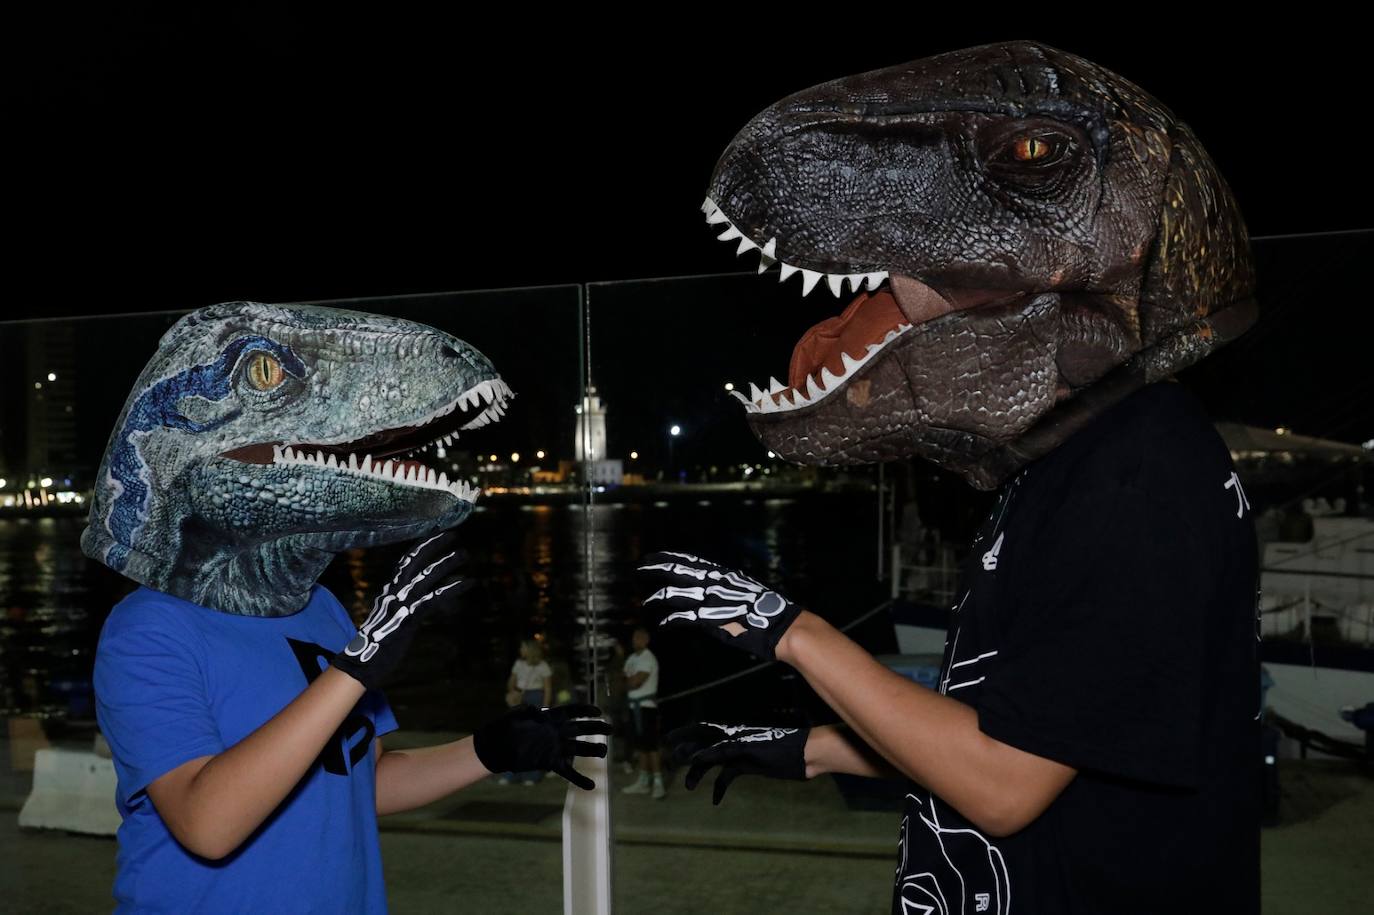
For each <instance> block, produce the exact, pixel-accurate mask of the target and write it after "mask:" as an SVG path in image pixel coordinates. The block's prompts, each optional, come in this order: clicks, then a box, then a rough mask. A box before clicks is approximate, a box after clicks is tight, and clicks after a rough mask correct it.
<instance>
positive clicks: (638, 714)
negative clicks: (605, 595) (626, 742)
mask: <svg viewBox="0 0 1374 915" xmlns="http://www.w3.org/2000/svg"><path fill="white" fill-rule="evenodd" d="M634 648H635V650H634V653H633V654H631V655H630V656H629V657H628V658H626V659H625V688H626V692H625V698H626V701H627V702H628V703H629V706H630V719H631V723H632V724H633V726H634V747H635V750H637V751H638V754H639V780H638V781H636V782H635V783H634V784H633V785H630V786H629V787H628V788H624V789H622V790H623V791H624V793H625V794H652V795H653V797H654V800H662V799H663V796H664V795H665V794H666V793H667V792H665V791H664V789H663V766H662V763H661V761H660V758H659V752H658V702H657V701H656V700H657V698H658V658H656V657H654V653H653V652H652V651H650V650H649V630H647V629H645V628H644V627H643V626H640V627H639V628H637V629H635V631H634ZM651 779H652V783H653V787H652V788H650V780H651Z"/></svg>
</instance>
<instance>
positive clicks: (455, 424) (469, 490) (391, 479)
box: [222, 377, 515, 502]
mask: <svg viewBox="0 0 1374 915" xmlns="http://www.w3.org/2000/svg"><path fill="white" fill-rule="evenodd" d="M514 396H515V394H514V392H513V391H511V389H510V387H509V386H508V385H507V384H506V383H505V382H504V381H503V380H501V378H500V377H496V378H491V379H487V380H485V381H480V382H478V383H477V384H475V385H473V386H472V387H470V388H468V389H467V390H466V391H464V392H463V393H462V394H460V395H459V396H458V397H457V398H455V399H454V400H453V401H451V402H449V403H447V404H445V405H443V406H441V407H439V408H438V409H437V410H435V411H434V412H432V413H431V414H429V415H428V416H426V417H424V418H422V419H420V420H419V421H417V422H415V423H412V424H410V425H406V426H397V427H394V428H390V429H381V430H378V431H376V432H372V433H369V434H368V435H366V436H363V437H361V438H357V439H353V440H351V441H347V442H337V443H288V442H263V443H257V444H252V445H245V446H243V447H241V448H235V449H233V450H231V451H226V452H223V454H222V457H226V458H229V459H230V460H235V461H240V462H242V463H246V464H276V465H284V466H291V465H307V466H311V467H316V468H327V469H328V470H331V471H335V472H338V473H344V474H352V475H356V476H361V477H368V478H372V479H379V480H383V481H385V482H388V483H393V484H395V485H400V486H410V487H415V488H419V489H432V490H438V491H441V492H447V493H449V494H450V495H452V496H454V497H455V498H458V499H462V500H463V501H466V502H473V501H475V500H476V498H477V495H478V489H477V488H476V487H474V486H470V485H469V484H468V483H467V481H466V480H454V481H450V480H449V479H448V474H446V473H442V472H436V471H435V470H434V469H433V468H432V467H428V466H426V465H425V464H424V462H423V461H422V460H408V459H407V458H410V457H411V456H412V455H416V454H420V455H423V454H424V452H426V451H428V450H429V449H430V448H433V447H438V446H447V445H449V444H451V443H452V442H453V441H454V440H456V439H457V438H458V435H459V433H460V432H466V431H469V430H472V429H478V428H481V427H482V426H486V425H490V424H491V423H494V422H499V421H500V419H501V417H502V416H503V415H504V414H505V411H506V403H507V401H508V400H510V399H511V398H513V397H514Z"/></svg>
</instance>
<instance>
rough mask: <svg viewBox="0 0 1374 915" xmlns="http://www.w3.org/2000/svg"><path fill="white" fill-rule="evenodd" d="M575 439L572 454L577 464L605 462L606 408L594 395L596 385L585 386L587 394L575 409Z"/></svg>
mask: <svg viewBox="0 0 1374 915" xmlns="http://www.w3.org/2000/svg"><path fill="white" fill-rule="evenodd" d="M576 438H577V440H576V441H575V442H573V454H574V455H575V457H576V460H577V461H578V463H581V462H583V461H601V460H605V458H606V407H605V406H604V405H603V404H602V403H601V398H600V397H598V396H597V395H596V385H588V386H587V393H586V395H585V396H584V397H583V398H582V403H581V404H580V405H579V406H578V407H577V432H576Z"/></svg>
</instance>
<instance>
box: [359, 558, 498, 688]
mask: <svg viewBox="0 0 1374 915" xmlns="http://www.w3.org/2000/svg"><path fill="white" fill-rule="evenodd" d="M464 559H466V556H465V554H464V553H463V551H462V550H460V549H459V548H458V546H457V534H455V533H454V532H452V531H445V532H443V533H441V534H436V535H434V536H433V537H430V538H429V539H428V540H426V541H424V542H423V543H421V544H420V545H419V546H417V547H415V548H414V549H413V550H411V551H410V552H409V553H407V554H406V555H405V556H403V557H402V558H401V561H400V562H398V563H397V564H396V575H395V577H393V578H392V579H391V581H389V582H387V583H386V585H385V586H384V587H383V588H382V593H380V594H378V595H377V598H376V600H374V601H373V603H372V612H371V613H370V614H369V615H368V617H367V619H366V620H365V621H364V622H363V624H362V626H360V627H358V634H357V635H355V636H353V640H352V641H350V642H349V643H348V644H347V645H345V646H344V649H343V650H342V651H340V652H339V653H338V654H336V655H334V660H333V662H332V663H333V665H334V666H335V667H337V668H339V670H342V671H343V672H344V673H346V674H348V675H349V676H350V677H353V678H354V679H355V680H357V681H358V682H360V683H362V684H363V686H366V687H367V688H368V689H372V688H373V687H376V686H378V685H380V684H381V683H382V682H383V681H385V680H386V678H387V677H388V676H390V674H391V673H392V671H394V670H395V669H396V668H397V667H398V666H399V665H400V663H401V658H403V657H404V656H405V653H406V649H407V648H408V647H409V646H410V641H411V639H413V638H414V637H415V631H416V627H417V626H418V625H419V624H418V623H417V622H416V616H417V614H418V613H419V612H420V611H421V609H422V608H423V609H424V611H425V612H426V613H433V612H435V611H436V610H442V609H445V608H447V607H448V606H450V605H451V604H452V602H453V601H454V599H455V598H457V597H458V595H459V594H461V593H462V592H463V591H466V590H467V589H468V587H469V586H470V585H471V582H470V581H468V580H465V579H461V578H453V577H449V576H451V575H452V574H453V573H454V572H455V571H456V570H457V569H458V566H459V565H461V564H462V562H463V561H464Z"/></svg>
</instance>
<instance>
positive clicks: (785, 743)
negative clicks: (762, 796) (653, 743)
mask: <svg viewBox="0 0 1374 915" xmlns="http://www.w3.org/2000/svg"><path fill="white" fill-rule="evenodd" d="M810 734H811V729H810V728H775V727H752V726H750V725H744V724H712V723H710V722H706V721H703V722H701V723H700V724H689V725H687V726H686V727H681V728H678V729H677V730H675V731H671V732H669V734H668V736H667V737H665V738H664V741H665V742H666V743H667V744H668V748H669V754H670V756H669V759H670V760H671V761H672V764H673V765H675V766H680V765H682V764H683V763H687V764H689V766H690V768H689V769H688V770H687V777H686V778H684V779H683V781H682V783H683V784H684V785H685V786H686V787H687V790H689V791H690V790H692V789H693V788H695V787H696V786H697V783H698V782H700V781H701V777H702V776H703V775H705V774H706V772H707V770H709V769H710V768H711V767H712V766H720V767H721V768H720V775H718V776H716V783H715V785H714V787H713V788H712V791H711V803H712V804H719V803H720V801H721V798H723V797H725V789H726V788H729V787H730V783H731V782H733V781H734V780H735V779H736V778H738V777H739V776H741V775H765V776H767V777H769V778H786V779H794V780H797V781H805V780H806V755H805V751H806V740H807V738H808V737H809V736H810Z"/></svg>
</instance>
